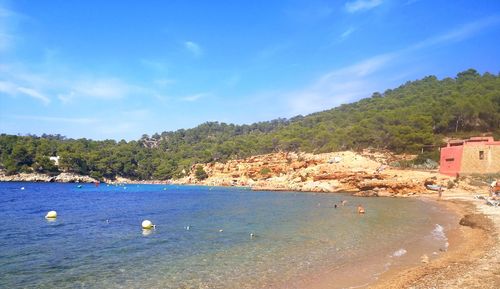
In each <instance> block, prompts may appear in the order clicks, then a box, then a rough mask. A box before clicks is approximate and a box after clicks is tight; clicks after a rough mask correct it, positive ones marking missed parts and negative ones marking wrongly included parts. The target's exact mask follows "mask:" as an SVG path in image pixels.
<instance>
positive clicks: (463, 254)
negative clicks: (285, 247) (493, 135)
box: [301, 194, 500, 289]
mask: <svg viewBox="0 0 500 289" xmlns="http://www.w3.org/2000/svg"><path fill="white" fill-rule="evenodd" d="M426 198H429V197H426ZM430 198H431V199H433V200H435V199H436V198H435V197H430ZM440 202H441V203H442V205H443V206H445V208H446V209H448V210H450V211H452V213H456V214H458V217H459V218H458V220H460V225H457V226H455V227H454V228H453V229H451V230H448V231H446V236H447V237H448V242H449V248H448V251H446V252H440V253H439V254H438V257H435V256H431V255H429V256H428V257H429V259H430V261H429V262H428V263H423V262H420V261H417V262H416V261H415V259H414V260H413V263H411V264H410V263H401V264H394V265H391V266H390V267H389V269H388V270H387V271H386V272H384V273H382V274H381V275H380V276H378V280H377V281H375V282H373V281H372V282H368V283H366V282H365V283H363V282H359V281H361V280H358V282H353V280H349V278H350V277H354V276H355V275H356V274H358V276H359V274H363V272H364V271H370V272H371V271H373V270H370V269H373V268H370V267H369V266H371V262H370V260H373V258H377V257H380V256H375V255H374V256H367V259H366V260H360V262H359V263H358V265H359V266H357V268H343V269H344V271H345V273H346V274H345V275H342V274H341V276H344V277H343V278H339V274H337V273H339V272H338V271H337V270H336V272H335V274H334V275H332V274H328V273H327V272H323V273H322V274H323V275H322V276H321V277H320V278H318V277H311V279H309V280H304V283H303V285H305V286H303V287H301V288H309V289H327V288H376V289H386V288H500V236H499V234H498V232H499V231H500V208H493V207H490V206H487V205H486V204H484V201H481V200H475V199H474V198H473V196H471V195H470V194H463V195H461V194H455V195H452V196H448V197H446V198H445V199H443V200H441V201H440ZM448 213H450V212H448ZM408 251H417V252H418V251H419V250H418V248H415V247H409V248H408ZM420 254H421V253H420ZM367 266H368V267H367ZM343 269H342V268H340V272H342V270H343ZM379 269H380V268H379ZM348 270H356V271H357V272H356V273H355V274H352V273H349V272H348ZM330 272H331V270H330ZM353 284H358V285H353Z"/></svg>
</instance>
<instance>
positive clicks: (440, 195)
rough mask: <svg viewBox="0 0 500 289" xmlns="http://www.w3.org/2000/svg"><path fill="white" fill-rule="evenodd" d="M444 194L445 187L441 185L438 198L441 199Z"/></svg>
mask: <svg viewBox="0 0 500 289" xmlns="http://www.w3.org/2000/svg"><path fill="white" fill-rule="evenodd" d="M442 196H443V188H441V187H439V190H438V199H441V197H442Z"/></svg>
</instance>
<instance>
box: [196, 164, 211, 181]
mask: <svg viewBox="0 0 500 289" xmlns="http://www.w3.org/2000/svg"><path fill="white" fill-rule="evenodd" d="M194 175H195V177H196V179H197V180H198V181H202V180H204V179H206V178H208V174H207V172H205V170H204V169H203V167H202V166H197V167H196V170H195V172H194Z"/></svg>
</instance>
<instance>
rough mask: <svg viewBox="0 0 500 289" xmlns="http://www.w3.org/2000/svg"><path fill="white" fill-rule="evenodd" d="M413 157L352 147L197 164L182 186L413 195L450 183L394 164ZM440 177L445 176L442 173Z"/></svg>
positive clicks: (434, 175) (367, 194) (179, 181)
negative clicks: (198, 173) (199, 173)
mask: <svg viewBox="0 0 500 289" xmlns="http://www.w3.org/2000/svg"><path fill="white" fill-rule="evenodd" d="M411 157H412V156H407V155H404V156H401V157H399V158H398V156H396V155H394V154H390V153H387V152H375V153H373V152H369V151H365V152H363V153H355V152H351V151H345V152H336V153H326V154H309V153H285V152H280V153H274V154H266V155H259V156H252V157H249V158H246V159H241V160H230V161H228V162H225V163H218V162H216V163H209V164H196V165H194V166H193V167H192V169H191V171H190V172H189V174H188V176H186V177H185V178H182V179H180V180H175V181H173V182H174V183H178V184H202V185H211V186H248V187H251V188H252V189H253V190H273V191H304V192H340V191H342V192H345V191H349V192H354V193H355V194H356V195H359V196H395V195H398V196H408V195H413V194H416V193H430V192H428V191H427V190H426V188H425V184H426V183H428V182H429V180H430V179H432V181H433V182H434V183H441V184H443V183H446V182H447V181H448V180H447V179H446V178H447V177H446V176H439V175H437V173H435V172H429V171H411V170H401V169H397V168H393V167H390V166H389V165H388V164H389V163H391V162H394V161H395V160H398V159H399V160H401V159H407V158H411ZM198 166H201V167H202V168H203V169H204V170H205V172H206V173H207V174H208V178H207V179H205V180H203V181H198V180H197V179H196V177H195V174H194V172H195V168H196V167H198ZM438 176H439V177H438Z"/></svg>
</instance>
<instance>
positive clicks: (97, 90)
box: [71, 78, 134, 100]
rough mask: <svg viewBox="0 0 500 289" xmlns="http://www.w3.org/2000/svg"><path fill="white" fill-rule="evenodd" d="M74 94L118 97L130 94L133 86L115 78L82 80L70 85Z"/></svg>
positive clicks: (98, 97)
mask: <svg viewBox="0 0 500 289" xmlns="http://www.w3.org/2000/svg"><path fill="white" fill-rule="evenodd" d="M71 88H72V91H73V92H74V93H75V94H76V95H83V96H88V97H92V98H97V99H104V100H106V99H118V98H122V97H124V96H127V95H128V94H130V93H131V92H132V91H133V90H134V87H133V86H131V85H129V84H127V83H125V82H123V81H122V80H120V79H117V78H108V79H106V78H102V79H91V80H84V81H80V82H77V83H75V84H74V85H72V86H71Z"/></svg>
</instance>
